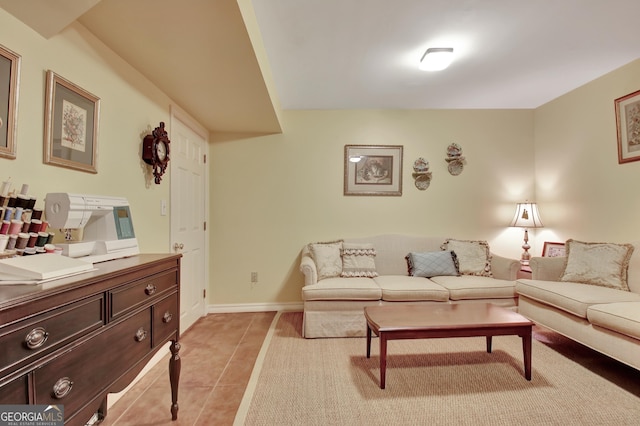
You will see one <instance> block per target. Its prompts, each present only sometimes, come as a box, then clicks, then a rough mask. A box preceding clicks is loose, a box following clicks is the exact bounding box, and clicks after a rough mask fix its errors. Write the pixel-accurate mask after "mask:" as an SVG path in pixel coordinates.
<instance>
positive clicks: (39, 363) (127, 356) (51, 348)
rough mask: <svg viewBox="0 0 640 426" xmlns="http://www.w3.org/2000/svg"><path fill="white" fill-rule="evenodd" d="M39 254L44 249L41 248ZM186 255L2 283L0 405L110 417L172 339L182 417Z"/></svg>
mask: <svg viewBox="0 0 640 426" xmlns="http://www.w3.org/2000/svg"><path fill="white" fill-rule="evenodd" d="M41 256H42V255H41ZM180 257H181V255H179V254H178V255H169V254H140V255H137V256H132V257H129V258H125V259H117V260H111V261H108V262H103V263H97V264H95V268H96V270H95V271H91V272H87V273H83V274H80V275H76V276H73V277H67V278H62V279H59V280H55V281H50V282H48V283H43V284H38V285H10V286H8V285H2V286H0V404H45V405H63V406H64V416H65V424H69V425H84V424H85V423H86V422H87V421H88V420H89V419H90V418H91V417H92V416H93V415H94V414H95V413H98V415H99V416H105V415H106V410H107V403H106V396H107V393H110V392H119V391H121V390H123V389H124V388H125V387H126V386H127V385H128V384H129V383H131V381H132V380H133V379H134V378H135V377H136V376H137V375H138V374H139V373H140V371H142V369H143V367H144V366H145V364H146V363H147V362H148V361H149V360H150V359H151V357H152V356H153V355H154V354H155V353H156V352H157V351H158V350H159V349H160V348H161V347H162V346H163V345H164V344H165V343H166V342H168V341H171V345H170V352H171V355H170V361H169V380H170V384H171V394H172V395H171V401H172V404H171V407H170V408H169V407H167V418H168V416H169V415H171V416H172V419H173V420H176V419H177V417H178V381H179V378H180V355H179V350H180V344H179V342H178V339H179V335H180V297H179V295H180Z"/></svg>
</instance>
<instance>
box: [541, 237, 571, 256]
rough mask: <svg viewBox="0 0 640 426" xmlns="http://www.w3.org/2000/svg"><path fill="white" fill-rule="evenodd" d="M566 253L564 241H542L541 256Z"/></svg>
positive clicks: (564, 254)
mask: <svg viewBox="0 0 640 426" xmlns="http://www.w3.org/2000/svg"><path fill="white" fill-rule="evenodd" d="M566 255H567V252H566V249H565V246H564V243H551V242H548V241H545V242H544V246H543V247H542V257H565V256H566Z"/></svg>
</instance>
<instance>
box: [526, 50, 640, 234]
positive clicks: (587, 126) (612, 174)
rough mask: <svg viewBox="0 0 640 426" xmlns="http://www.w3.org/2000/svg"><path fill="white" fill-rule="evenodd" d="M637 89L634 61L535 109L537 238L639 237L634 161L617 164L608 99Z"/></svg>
mask: <svg viewBox="0 0 640 426" xmlns="http://www.w3.org/2000/svg"><path fill="white" fill-rule="evenodd" d="M638 89H640V60H637V61H635V62H633V63H631V64H629V65H627V66H624V67H622V68H620V69H618V70H616V71H614V72H612V73H609V74H607V75H605V76H603V77H601V78H598V79H596V80H594V81H592V82H590V83H588V84H586V85H584V86H583V87H580V88H578V89H576V90H574V91H572V92H570V93H568V94H566V95H564V96H562V97H560V98H557V99H555V100H554V101H552V102H549V103H548V104H546V105H543V106H541V107H540V108H538V109H536V111H535V120H534V122H535V133H534V134H535V173H536V195H537V201H538V203H539V206H540V210H541V215H542V216H543V217H542V220H543V222H544V223H545V226H546V227H545V229H544V230H543V231H541V232H539V233H538V235H537V238H538V243H540V242H541V241H565V240H566V239H568V238H575V239H580V240H583V241H612V242H616V241H617V242H629V241H638V240H640V235H639V227H638V212H639V211H640V197H638V191H637V188H635V185H636V184H637V182H638V177H639V176H640V162H632V163H626V164H618V151H617V139H616V119H615V110H614V100H615V99H616V98H619V97H621V96H624V95H626V94H628V93H631V92H634V91H636V90H638Z"/></svg>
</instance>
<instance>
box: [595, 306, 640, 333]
mask: <svg viewBox="0 0 640 426" xmlns="http://www.w3.org/2000/svg"><path fill="white" fill-rule="evenodd" d="M587 319H588V320H589V322H590V323H591V324H593V325H597V326H599V327H604V328H607V329H609V330H612V331H616V332H618V333H622V334H626V335H627V336H629V337H633V338H634V339H640V302H622V303H606V304H602V305H593V306H589V309H587Z"/></svg>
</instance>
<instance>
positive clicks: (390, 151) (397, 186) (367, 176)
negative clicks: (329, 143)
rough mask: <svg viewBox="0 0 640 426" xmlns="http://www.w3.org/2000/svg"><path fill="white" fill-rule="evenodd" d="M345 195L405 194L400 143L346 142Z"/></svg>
mask: <svg viewBox="0 0 640 426" xmlns="http://www.w3.org/2000/svg"><path fill="white" fill-rule="evenodd" d="M344 195H389V196H401V195H402V146H401V145H345V147H344Z"/></svg>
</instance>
